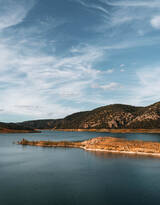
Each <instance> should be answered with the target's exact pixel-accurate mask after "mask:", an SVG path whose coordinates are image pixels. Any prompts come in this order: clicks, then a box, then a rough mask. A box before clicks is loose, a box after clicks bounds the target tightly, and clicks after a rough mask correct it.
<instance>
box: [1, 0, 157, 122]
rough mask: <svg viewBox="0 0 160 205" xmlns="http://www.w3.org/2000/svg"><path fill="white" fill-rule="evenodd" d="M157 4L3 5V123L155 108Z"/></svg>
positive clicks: (11, 0) (93, 0) (50, 0)
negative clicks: (125, 107)
mask: <svg viewBox="0 0 160 205" xmlns="http://www.w3.org/2000/svg"><path fill="white" fill-rule="evenodd" d="M159 78H160V1H159V0H45V1H44V0H5V1H4V0H0V121H4V122H19V121H25V120H34V119H54V118H61V117H65V116H66V115H68V114H71V113H74V112H78V111H84V110H92V109H94V108H96V107H99V106H104V105H108V104H114V103H116V104H117V103H118V104H119V103H120V104H130V105H135V106H146V105H149V104H152V103H155V102H157V101H160V80H159Z"/></svg>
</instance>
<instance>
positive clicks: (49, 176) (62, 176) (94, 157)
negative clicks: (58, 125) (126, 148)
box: [0, 131, 160, 205]
mask: <svg viewBox="0 0 160 205" xmlns="http://www.w3.org/2000/svg"><path fill="white" fill-rule="evenodd" d="M97 136H116V137H123V138H126V139H141V140H147V141H151V140H152V141H159V142H160V134H111V133H90V132H56V131H54V132H52V131H43V132H42V133H37V134H0V205H72V204H73V205H90V204H91V205H98V204H100V205H143V204H144V205H151V204H152V205H159V204H160V159H159V158H151V157H143V156H139V157H136V156H127V155H118V154H107V153H103V152H88V151H84V150H81V149H73V148H71V149H69V148H67V149H65V148H41V147H29V146H21V145H16V144H13V141H17V140H21V139H22V138H25V139H28V140H54V141H59V140H75V141H77V140H84V139H89V138H91V137H97Z"/></svg>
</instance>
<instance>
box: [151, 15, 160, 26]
mask: <svg viewBox="0 0 160 205" xmlns="http://www.w3.org/2000/svg"><path fill="white" fill-rule="evenodd" d="M151 25H152V26H153V28H155V29H160V16H154V17H153V18H152V19H151Z"/></svg>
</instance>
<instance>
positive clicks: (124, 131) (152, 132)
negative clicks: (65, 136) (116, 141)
mask: <svg viewBox="0 0 160 205" xmlns="http://www.w3.org/2000/svg"><path fill="white" fill-rule="evenodd" d="M48 130H52V131H64V132H106V133H141V134H145V133H146V134H147V133H148V134H160V129H55V128H54V129H48Z"/></svg>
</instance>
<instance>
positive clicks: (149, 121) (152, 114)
mask: <svg viewBox="0 0 160 205" xmlns="http://www.w3.org/2000/svg"><path fill="white" fill-rule="evenodd" d="M19 125H23V126H27V127H30V128H33V129H35V128H36V129H53V128H54V129H104V128H105V129H159V128H160V102H158V103H155V104H153V105H150V106H147V107H135V106H130V105H122V104H113V105H108V106H103V107H99V108H97V109H94V110H92V111H86V112H79V113H74V114H72V115H69V116H67V117H65V118H63V119H57V120H52V119H50V120H35V121H26V122H23V123H19Z"/></svg>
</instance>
